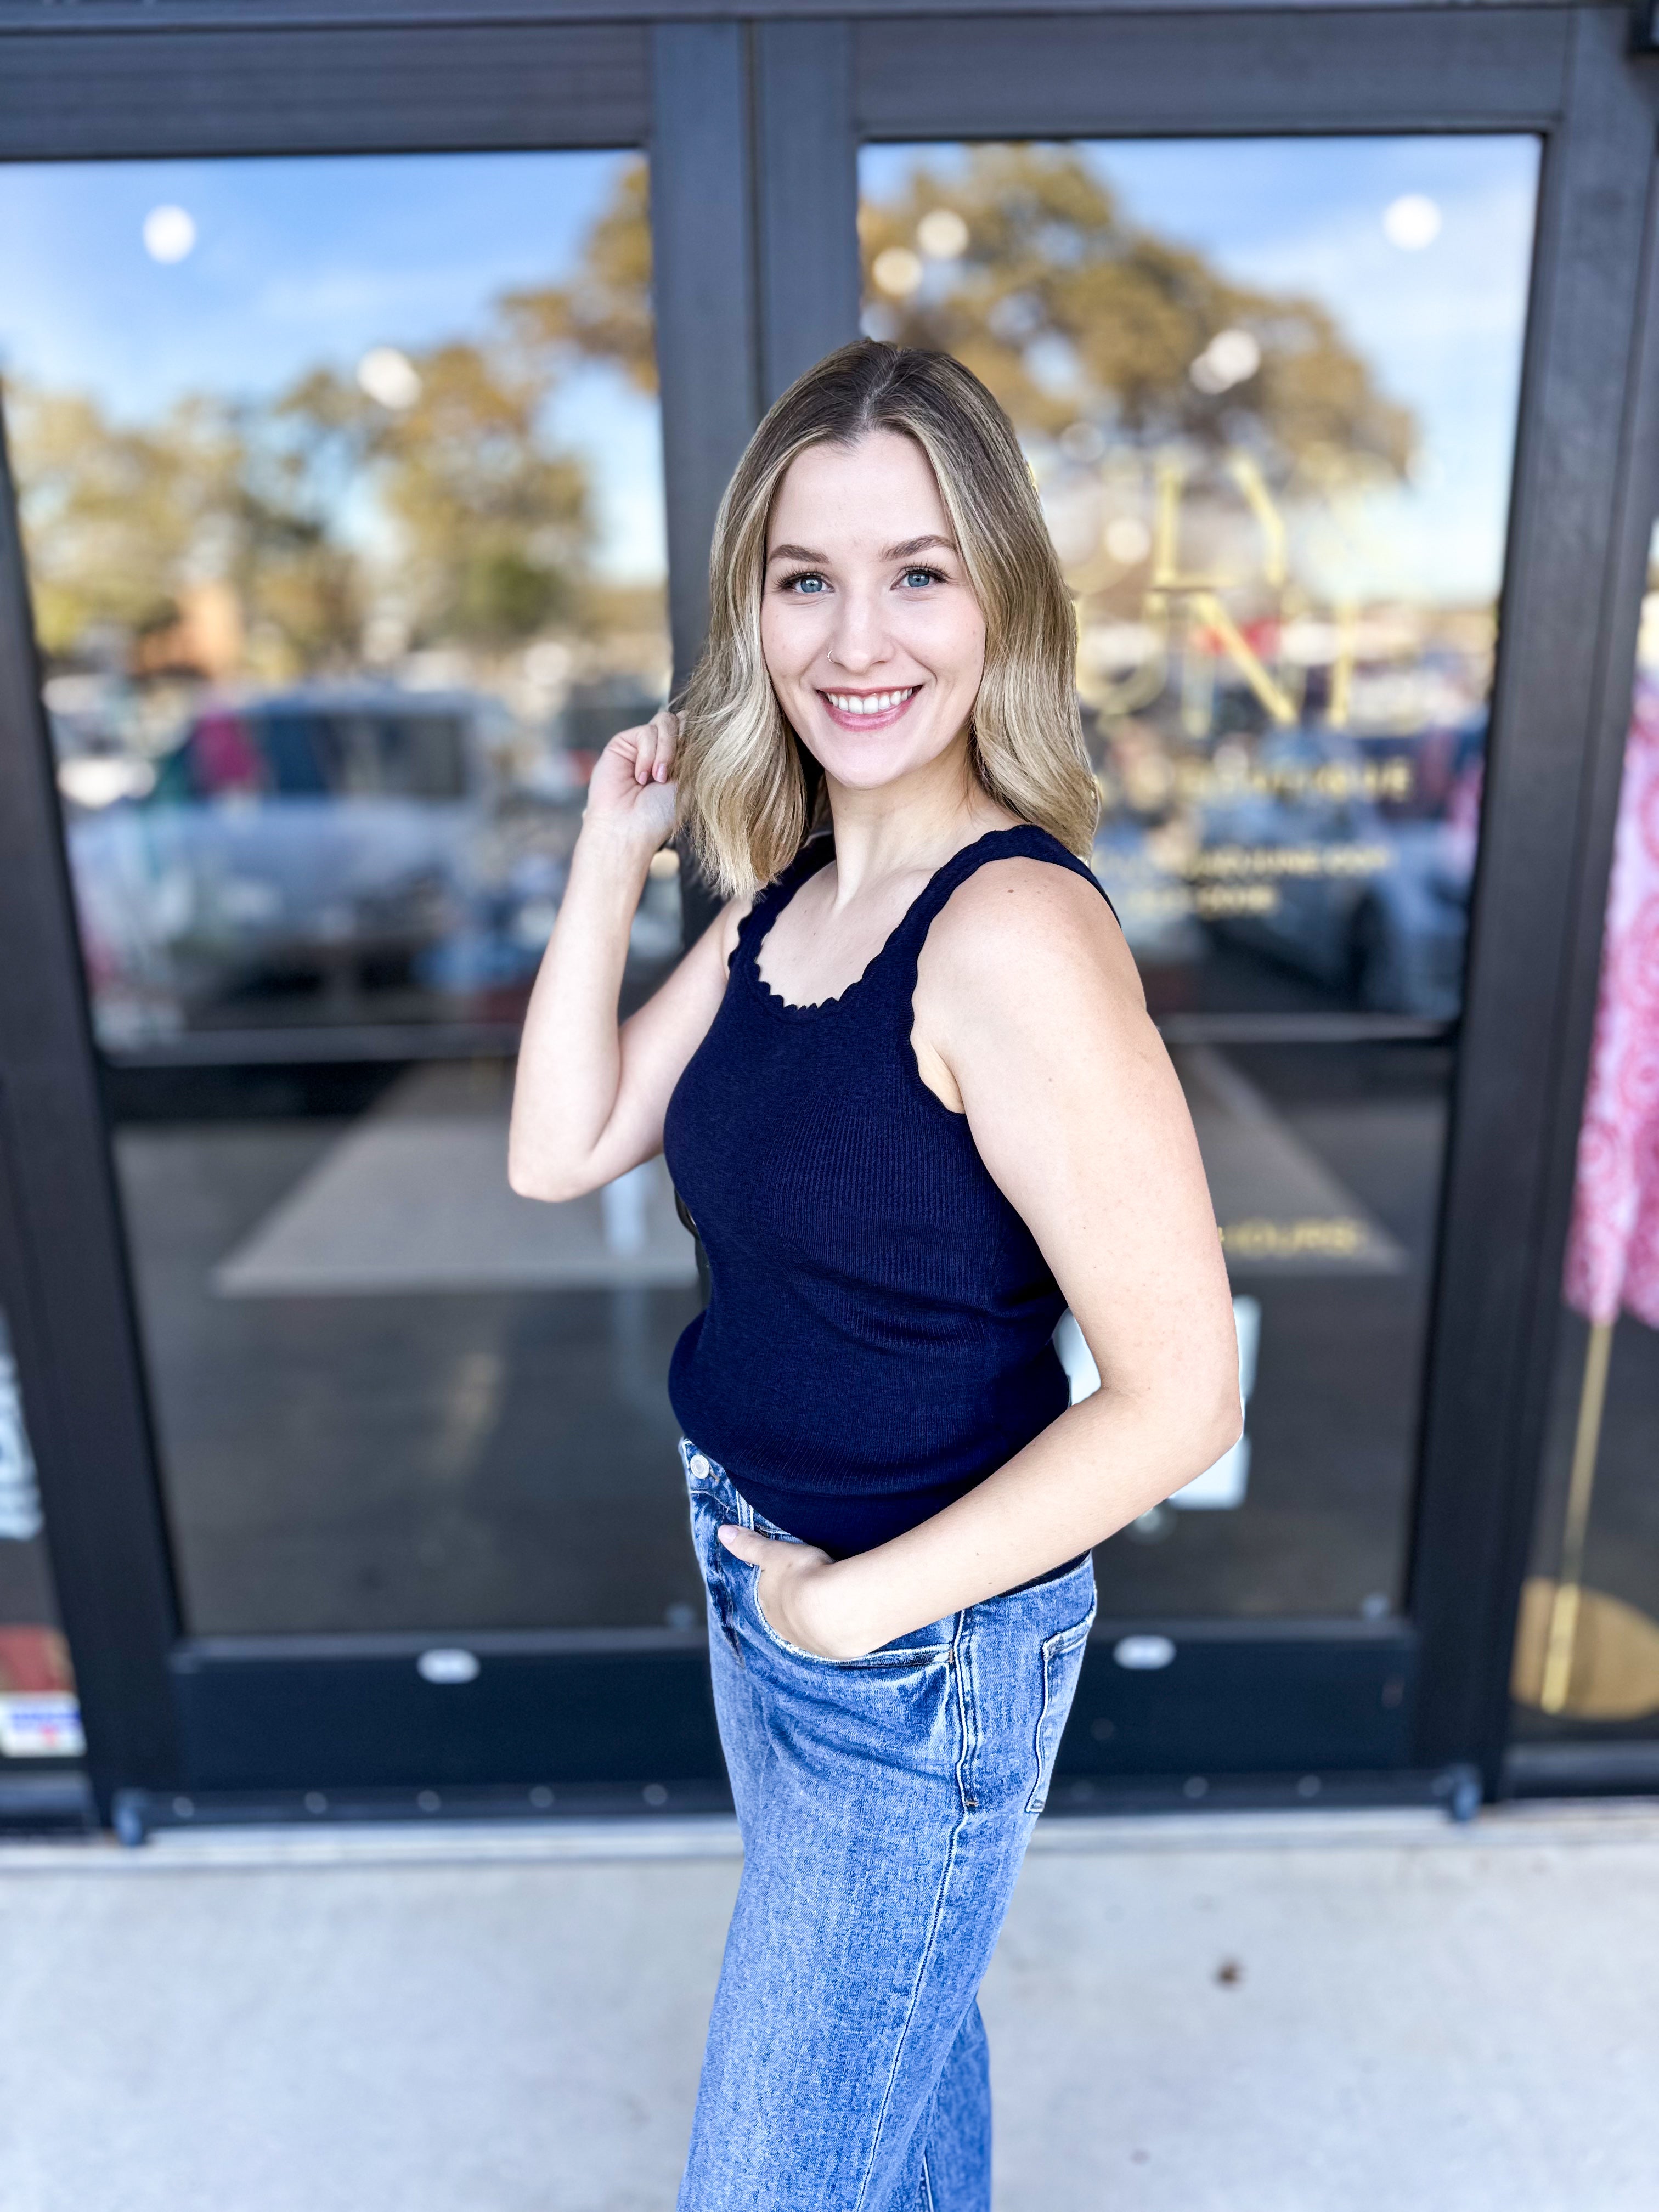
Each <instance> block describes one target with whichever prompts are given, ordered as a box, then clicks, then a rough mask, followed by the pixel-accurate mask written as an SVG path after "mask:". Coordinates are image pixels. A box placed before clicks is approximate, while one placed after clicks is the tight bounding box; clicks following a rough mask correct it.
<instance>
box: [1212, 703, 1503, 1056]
mask: <svg viewBox="0 0 1659 2212" xmlns="http://www.w3.org/2000/svg"><path fill="white" fill-rule="evenodd" d="M1484 735H1485V732H1484V724H1483V723H1474V722H1472V723H1470V724H1469V725H1468V726H1466V727H1465V728H1464V729H1463V730H1462V731H1460V732H1456V733H1455V737H1456V743H1455V746H1454V748H1453V755H1454V759H1455V772H1454V773H1453V774H1452V775H1450V777H1449V791H1448V794H1447V798H1446V800H1445V804H1444V811H1443V812H1442V813H1439V814H1437V815H1436V816H1435V817H1431V818H1427V819H1424V818H1420V817H1419V818H1413V816H1412V814H1411V812H1410V811H1409V810H1408V809H1404V808H1402V809H1399V810H1396V809H1394V808H1391V807H1386V806H1383V805H1378V804H1377V803H1376V800H1375V799H1373V798H1372V797H1371V796H1370V795H1369V787H1370V785H1371V784H1373V783H1374V781H1375V778H1374V776H1370V775H1368V774H1367V762H1366V757H1365V756H1364V752H1363V751H1362V750H1361V749H1360V748H1359V747H1358V746H1357V745H1355V744H1352V742H1351V741H1350V740H1349V739H1347V738H1345V737H1343V736H1340V735H1339V734H1337V733H1334V732H1329V731H1315V730H1304V729H1295V730H1287V731H1285V732H1282V733H1281V734H1280V735H1278V736H1276V737H1274V738H1270V739H1268V740H1267V741H1266V742H1265V743H1264V744H1262V745H1261V747H1260V749H1259V750H1258V751H1257V753H1256V755H1255V760H1254V762H1253V763H1252V770H1251V775H1250V779H1249V785H1248V787H1245V788H1243V789H1241V790H1240V791H1238V792H1237V793H1231V794H1229V795H1227V796H1226V797H1225V798H1224V799H1220V800H1218V802H1217V803H1215V804H1213V805H1211V806H1209V807H1208V808H1206V811H1205V815H1204V820H1203V824H1202V859H1201V861H1200V870H1201V873H1202V875H1203V876H1204V877H1206V878H1208V879H1209V880H1211V881H1213V882H1219V881H1223V880H1225V879H1227V878H1228V877H1229V876H1230V875H1231V878H1232V880H1235V881H1237V882H1240V883H1249V884H1255V885H1257V886H1259V887H1261V890H1262V891H1263V893H1264V896H1262V897H1261V899H1260V900H1259V901H1258V902H1255V903H1252V902H1250V901H1249V900H1244V899H1241V900H1240V901H1239V902H1238V906H1239V910H1238V911H1237V912H1234V911H1230V910H1228V909H1227V908H1226V906H1225V903H1218V908H1217V910H1216V911H1214V912H1213V913H1212V915H1211V916H1210V918H1209V926H1210V927H1211V928H1212V930H1214V931H1215V932H1216V933H1218V935H1222V936H1225V937H1227V938H1230V939H1232V940H1233V941H1234V942H1236V943H1238V944H1241V945H1249V946H1251V947H1253V948H1254V949H1255V950H1258V951H1263V952H1267V953H1271V954H1272V955H1273V956H1274V957H1276V958H1278V959H1279V960H1282V961H1285V963H1288V964H1289V965H1291V966H1292V967H1296V968H1299V969H1302V970H1304V973H1306V974H1309V975H1313V976H1315V977H1316V978H1317V979H1318V980H1319V981H1321V982H1322V983H1325V984H1327V985H1328V986H1329V987H1331V988H1333V989H1334V990H1337V991H1340V992H1342V993H1343V994H1345V995H1347V996H1349V997H1351V998H1352V1000H1354V1002H1355V1003H1356V1004H1357V1005H1358V1006H1363V1007H1364V1008H1366V1009H1367V1010H1368V1011H1370V1012H1389V1013H1405V1014H1413V1015H1417V1016H1419V1017H1423V1018H1430V1019H1434V1020H1442V1021H1444V1020H1450V1019H1452V1018H1454V1017H1455V1015H1456V1013H1457V1012H1458V1010H1459V1006H1460V1005H1461V1002H1462V977H1463V952H1464V945H1465V942H1466V940H1467V938H1468V902H1469V884H1470V880H1471V878H1472V876H1473V873H1474V835H1473V824H1474V813H1475V811H1476V809H1477V807H1478V799H1479V789H1480V759H1481V752H1482V746H1483V743H1484ZM1269 891H1270V892H1271V894H1272V896H1265V894H1266V893H1267V892H1269Z"/></svg>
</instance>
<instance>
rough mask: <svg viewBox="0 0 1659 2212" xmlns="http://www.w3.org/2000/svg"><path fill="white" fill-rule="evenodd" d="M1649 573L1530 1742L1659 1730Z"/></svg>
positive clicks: (1562, 1346)
mask: <svg viewBox="0 0 1659 2212" xmlns="http://www.w3.org/2000/svg"><path fill="white" fill-rule="evenodd" d="M1655 552H1656V556H1659V533H1656V548H1655ZM1650 579H1651V580H1652V584H1653V586H1654V587H1655V588H1652V589H1650V593H1649V596H1648V599H1647V600H1646V603H1645V605H1644V610H1643V622H1642V631H1641V642H1640V645H1639V647H1638V669H1637V678H1636V688H1635V697H1634V702H1633V710H1632V719H1631V727H1630V735H1629V738H1628V739H1627V741H1626V753H1625V772H1624V779H1623V786H1622V789H1621V792H1620V808H1619V823H1618V829H1617V839H1616V845H1615V850H1614V857H1613V878H1612V882H1611V884H1610V887H1609V890H1608V896H1607V927H1606V934H1605V937H1604V939H1603V943H1602V948H1601V984H1600V995H1599V1000H1598V1004H1597V1010H1596V1029H1595V1048H1594V1052H1593V1055H1592V1060H1591V1067H1590V1078H1589V1088H1588V1090H1587V1092H1586V1095H1585V1100H1584V1109H1583V1122H1582V1126H1581V1128H1580V1132H1579V1137H1578V1147H1577V1173H1576V1177H1575V1187H1574V1192H1573V1216H1572V1227H1571V1235H1570V1238H1569V1242H1568V1249H1567V1260H1566V1268H1565V1279H1564V1281H1563V1285H1562V1296H1563V1310H1562V1316H1561V1328H1560V1333H1559V1346H1558V1350H1557V1357H1556V1365H1555V1373H1554V1376H1553V1382H1552V1389H1551V1412H1550V1421H1549V1428H1548V1431H1547V1442H1546V1448H1545V1461H1544V1483H1543V1490H1542V1495H1541V1504H1540V1511H1539V1517H1538V1527H1537V1534H1536V1539H1535V1541H1534V1556H1533V1571H1532V1573H1531V1575H1530V1577H1528V1581H1527V1583H1526V1584H1525V1587H1524V1589H1522V1601H1521V1617H1520V1624H1519V1629H1518V1632H1517V1636H1516V1650H1515V1666H1514V1674H1513V1683H1512V1687H1513V1690H1514V1694H1515V1699H1516V1705H1517V1708H1518V1711H1517V1726H1516V1737H1517V1740H1518V1741H1520V1742H1521V1743H1523V1744H1524V1743H1528V1742H1537V1741H1548V1740H1551V1739H1555V1740H1566V1741H1580V1742H1587V1741H1588V1742H1593V1741H1597V1740H1607V1741H1613V1742H1616V1741H1619V1740H1620V1738H1629V1737H1632V1736H1634V1737H1638V1738H1643V1737H1655V1736H1659V1480H1656V1478H1655V1466H1654V1438H1655V1437H1656V1436H1659V957H1656V955H1659V557H1655V558H1653V559H1651V560H1650Z"/></svg>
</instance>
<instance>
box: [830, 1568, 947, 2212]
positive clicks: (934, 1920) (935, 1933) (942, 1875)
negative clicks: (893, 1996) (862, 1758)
mask: <svg viewBox="0 0 1659 2212" xmlns="http://www.w3.org/2000/svg"><path fill="white" fill-rule="evenodd" d="M969 1610H971V1608H969V1609H965V1610H964V1611H963V1612H962V1613H958V1614H957V1631H956V1635H955V1637H954V1638H952V1656H955V1653H956V1650H957V1649H958V1648H959V1647H960V1646H961V1645H963V1644H965V1643H966V1641H967V1627H968V1619H969ZM956 1674H957V1712H958V1714H959V1716H960V1717H961V1718H962V1724H963V1753H962V1759H966V1757H967V1755H968V1735H969V1724H968V1719H967V1710H968V1709H967V1706H966V1705H965V1703H964V1702H963V1690H962V1677H963V1668H962V1666H961V1665H960V1664H958V1665H957V1669H956ZM962 1759H959V1760H958V1761H957V1795H958V1796H961V1794H962V1785H961V1776H962ZM967 1825H968V1815H967V1814H966V1813H965V1812H963V1814H960V1815H959V1817H958V1819H957V1824H956V1826H955V1827H954V1828H952V1829H951V1840H950V1842H949V1843H948V1844H946V1845H945V1863H944V1865H943V1866H942V1867H941V1868H940V1869H939V1887H938V1888H937V1890H936V1891H935V1892H934V1893H933V1913H932V1915H931V1917H929V1920H928V1923H927V1942H925V1943H924V1944H923V1945H922V1948H921V1958H920V1959H919V1960H917V1961H916V1974H915V1981H914V1982H913V1983H912V1984H911V1986H910V2002H909V2005H908V2008H907V2010H906V2012H905V2015H904V2019H903V2022H902V2025H901V2027H900V2028H899V2032H898V2036H897V2039H896V2042H895V2043H894V2045H893V2058H892V2063H891V2064H890V2066H889V2067H888V2069H887V2081H886V2086H885V2087H884V2089H883V2090H882V2093H881V2104H880V2106H879V2107H878V2110H877V2112H876V2124H875V2126H874V2127H873V2128H872V2130H871V2132H870V2155H869V2156H868V2158H867V2159H866V2160H865V2164H864V2174H863V2178H862V2179H861V2180H860V2183H859V2193H858V2196H857V2197H856V2198H855V2199H854V2204H853V2212H864V2200H865V2197H866V2194H867V2193H868V2191H869V2187H870V2177H871V2175H872V2174H873V2173H874V2172H875V2170H876V2155H877V2153H878V2151H879V2150H880V2148H881V2136H882V2130H883V2129H884V2127H885V2126H886V2124H887V2112H888V2107H889V2106H890V2105H891V2103H892V2101H893V2086H894V2084H895V2082H896V2081H897V2080H898V2070H899V2065H900V2063H901V2061H902V2058H903V2057H904V2045H905V2042H906V2039H907V2038H908V2035H909V2033H910V2027H911V2024H912V2022H913V2021H915V2016H916V2008H917V2007H918V2006H919V2005H920V2004H921V1992H922V1989H923V1987H924V1985H925V1984H926V1983H927V1970H928V1968H929V1967H930V1966H932V1965H933V1952H934V1949H935V1947H936V1946H937V1943H938V1941H939V1926H940V1923H941V1922H942V1921H943V1920H944V1917H945V1899H946V1897H947V1896H948V1895H949V1894H950V1889H951V1874H952V1873H953V1871H954V1870H955V1868H956V1863H957V1844H959V1843H960V1842H961V1840H962V1832H963V1828H965V1827H966V1826H967Z"/></svg>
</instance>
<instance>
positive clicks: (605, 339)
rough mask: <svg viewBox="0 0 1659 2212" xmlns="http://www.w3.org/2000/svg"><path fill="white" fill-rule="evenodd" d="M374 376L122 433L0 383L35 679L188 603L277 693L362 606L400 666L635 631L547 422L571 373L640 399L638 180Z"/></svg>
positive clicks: (356, 647)
mask: <svg viewBox="0 0 1659 2212" xmlns="http://www.w3.org/2000/svg"><path fill="white" fill-rule="evenodd" d="M381 357H382V359H383V360H384V359H386V358H387V357H390V359H391V360H392V362H394V363H395V364H398V365H399V366H400V367H401V368H402V370H403V371H404V376H403V386H404V388H403V389H401V390H398V389H397V388H396V386H385V384H384V380H382V385H383V388H382V390H381V392H380V396H378V397H377V396H374V393H373V392H372V391H366V390H364V389H363V388H362V385H361V384H360V382H359V381H358V380H356V378H355V377H354V376H352V375H351V374H347V373H343V372H342V371H341V370H339V369H337V368H331V367H319V368H313V369H311V370H308V371H307V372H306V373H305V374H303V375H301V376H300V377H299V378H297V379H295V380H294V382H293V383H292V384H290V385H289V386H288V387H287V388H286V389H285V390H283V391H282V392H279V393H277V394H276V396H275V397H274V398H270V399H266V400H261V401H252V402H246V401H245V402H234V401H232V400H230V399H228V398H224V397H222V396H218V395H191V396H188V397H186V398H182V399H180V400H179V402H178V403H176V404H175V405H174V406H173V407H172V408H171V409H170V410H168V411H167V414H166V415H164V416H161V417H160V418H159V419H158V420H156V421H154V422H149V423H145V424H142V425H138V426H129V425H125V424H122V423H119V422H115V421H113V420H112V419H111V417H110V416H108V415H107V414H106V412H105V410H103V408H102V407H101V406H100V404H99V403H98V402H97V401H96V400H95V399H94V398H91V397H89V396H88V395H85V394H82V393H75V392H50V391H43V390H40V389H34V388H30V387H27V386H22V385H9V386H8V389H7V392H6V412H7V421H8V426H9V432H10V436H11V441H12V445H13V448H14V459H15V471H16V477H17V481H18V483H19V487H20V492H21V508H22V517H23V523H24V528H25V532H26V534H27V542H28V547H29V556H30V569H31V577H32V581H33V592H34V604H35V619H36V623H37V628H38V631H39V635H40V641H41V644H42V647H43V648H44V649H45V651H46V654H47V655H48V657H49V658H50V659H54V660H58V661H62V660H64V659H69V658H70V657H72V656H74V655H75V654H76V653H77V652H79V651H84V650H86V649H87V647H88V642H89V641H91V640H92V639H93V638H94V636H95V635H96V633H98V632H100V631H101V632H103V633H104V634H105V644H106V646H107V643H108V641H109V639H110V636H111V634H113V636H114V637H115V638H116V639H123V638H125V639H126V640H128V641H140V640H142V639H143V637H144V636H146V635H152V636H158V637H159V636H165V635H169V634H171V633H173V632H175V631H177V630H178V628H179V623H180V617H181V615H183V614H185V613H187V611H188V610H189V608H190V607H191V605H192V603H193V602H194V600H195V599H197V597H198V596H199V594H200V592H201V590H202V588H203V587H204V586H209V587H210V588H214V589H217V590H218V591H220V592H222V593H223V592H227V591H228V592H230V593H232V594H234V625H233V626H234V628H235V629H237V630H238V631H239V632H240V635H245V636H246V640H247V642H248V659H249V665H250V666H251V667H252V668H254V669H257V670H258V672H260V673H263V674H264V675H267V676H270V677H276V678H285V677H288V676H291V675H295V674H300V673H304V672H307V671H320V670H326V669H329V668H331V667H332V668H340V667H344V666H349V665H351V664H353V663H355V662H356V660H357V659H359V657H360V656H361V655H362V652H363V649H364V629H365V624H366V623H367V622H368V621H369V619H370V617H371V616H372V615H373V614H374V612H375V611H376V607H377V604H378V606H379V607H380V610H382V611H385V610H386V608H387V607H388V606H390V607H391V608H392V610H393V611H394V613H395V617H396V623H395V626H396V628H397V629H398V632H399V634H400V635H401V637H402V639H403V641H404V642H405V643H407V644H408V645H411V646H421V645H445V646H458V647H463V648H467V649H470V650H472V651H475V652H480V653H496V652H501V651H504V650H507V649H509V648H512V647H515V646H520V645H522V644H524V643H525V642H526V641H528V640H529V639H531V638H533V637H535V636H536V635H538V634H542V633H544V632H545V631H547V630H548V629H558V628H562V627H565V628H568V627H573V626H575V625H578V624H580V623H582V622H583V621H584V620H585V619H588V618H591V617H593V616H595V614H599V616H600V617H601V618H602V619H605V620H608V619H611V618H619V619H621V620H622V621H623V624H624V627H629V628H634V629H648V628H649V627H650V624H649V623H646V622H642V621H641V609H640V608H638V607H636V606H634V605H623V604H622V602H623V601H625V600H629V599H631V598H637V597H638V596H639V595H638V594H637V593H633V594H630V593H629V592H628V591H627V590H626V589H625V588H623V587H620V586H614V585H606V584H605V583H603V582H602V581H601V580H599V579H596V578H595V577H594V576H593V575H592V573H591V556H592V542H593V529H592V513H591V506H590V501H589V488H588V483H587V472H586V468H585V466H584V465H583V463H582V461H581V460H580V458H579V457H578V456H576V455H574V454H573V453H568V452H566V451H562V450H561V449H560V448H559V447H557V445H556V443H555V441H554V440H553V438H552V436H551V435H550V428H549V423H548V403H549V401H550V398H552V396H553V394H554V392H555V391H556V387H557V386H558V384H559V381H560V380H561V378H562V376H563V375H564V374H566V373H567V372H568V369H569V368H571V367H572V366H574V364H576V363H577V362H581V361H584V360H588V361H599V362H609V363H611V364H612V365H614V366H616V367H617V368H619V369H620V370H621V371H622V372H623V374H625V375H626V376H627V377H628V379H629V381H630V382H632V383H633V384H634V385H635V386H636V387H637V388H641V389H647V390H648V389H651V388H653V385H654V363H653V348H652V336H651V312H650V240H649V233H648V229H647V225H646V200H645V171H644V167H643V166H642V165H638V164H636V165H633V166H631V167H629V169H627V170H625V171H624V172H623V175H622V177H621V179H619V182H618V187H617V191H616V194H615V195H614V197H613V199H612V202H611V205H610V207H609V208H608V209H607V210H605V212H604V213H603V214H602V215H601V216H600V217H599V220H598V221H597V222H596V223H595V224H594V226H593V228H592V231H591V232H590V234H589V235H588V237H587V239H586V241H585V244H584V247H583V251H582V254H581V257H580V260H579V263H578V265H577V267H576V269H575V270H574V274H573V276H572V277H571V279H570V281H569V283H568V284H565V285H562V286H549V287H546V288H544V289H539V290H536V291H532V292H523V293H519V294H515V295H506V296H504V297H502V298H501V299H500V300H498V301H495V303H494V306H493V307H492V310H491V313H490V316H489V321H488V322H487V324H486V325H485V327H484V329H483V331H482V332H481V333H480V334H479V335H477V337H471V338H467V339H461V338H453V339H450V340H448V341H446V342H444V343H439V344H437V345H435V346H432V347H430V348H428V349H425V350H422V351H417V350H415V349H410V350H409V351H408V352H407V353H406V354H401V355H400V354H397V353H395V352H392V349H381ZM368 381H369V382H370V384H371V386H373V385H374V379H372V378H371V379H369V380H368ZM392 402H395V403H396V404H391V403H392ZM185 657H186V659H187V658H188V648H185Z"/></svg>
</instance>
